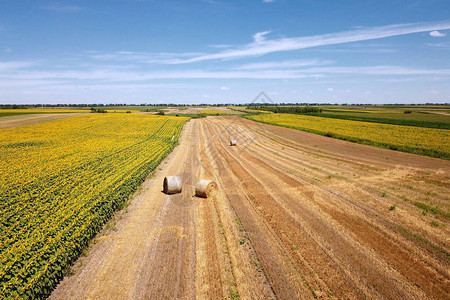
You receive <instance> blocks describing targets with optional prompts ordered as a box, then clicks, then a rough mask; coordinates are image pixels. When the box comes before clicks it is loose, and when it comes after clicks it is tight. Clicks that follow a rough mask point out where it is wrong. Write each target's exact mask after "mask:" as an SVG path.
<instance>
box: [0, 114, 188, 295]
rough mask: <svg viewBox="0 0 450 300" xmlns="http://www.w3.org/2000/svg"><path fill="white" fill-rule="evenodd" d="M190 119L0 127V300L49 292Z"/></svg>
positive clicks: (87, 119) (100, 117) (113, 118)
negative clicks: (0, 299)
mask: <svg viewBox="0 0 450 300" xmlns="http://www.w3.org/2000/svg"><path fill="white" fill-rule="evenodd" d="M188 120H189V119H188V118H181V117H164V116H153V115H138V114H95V115H94V114H93V115H83V116H78V117H74V118H69V119H63V120H58V121H54V122H48V123H43V124H38V125H33V126H24V127H19V128H9V129H1V130H0V157H1V160H0V298H2V297H6V298H36V297H39V298H41V297H45V296H46V295H48V294H49V293H50V292H51V291H52V289H53V288H54V286H55V285H56V284H57V283H58V281H59V280H60V279H61V278H62V277H63V275H64V271H65V269H66V268H67V267H68V266H69V265H70V264H71V263H72V262H73V261H74V260H75V259H76V258H77V257H78V256H79V254H80V253H81V252H82V251H83V249H84V248H85V247H86V246H87V245H88V243H89V241H90V239H91V238H92V237H94V235H95V234H96V233H97V232H98V231H99V230H100V229H101V227H102V226H103V224H104V223H105V222H106V221H107V220H108V219H109V218H110V217H111V216H112V214H113V213H114V211H115V210H116V209H117V208H118V207H120V205H121V204H122V203H123V202H124V201H125V200H126V199H127V198H128V197H129V196H130V195H131V194H132V193H133V192H134V191H135V190H136V189H137V187H138V186H139V185H140V184H141V183H142V182H143V181H144V180H145V178H146V177H147V176H148V175H149V173H150V172H151V171H152V170H154V169H155V167H156V166H157V165H158V164H159V163H160V162H161V160H162V159H164V158H165V157H166V156H167V154H168V153H169V152H170V151H171V150H172V149H173V148H174V146H175V145H176V144H177V142H178V137H179V135H180V132H181V129H182V128H183V125H184V123H185V122H186V121H188Z"/></svg>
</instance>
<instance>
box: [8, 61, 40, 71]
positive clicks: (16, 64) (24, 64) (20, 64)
mask: <svg viewBox="0 0 450 300" xmlns="http://www.w3.org/2000/svg"><path fill="white" fill-rule="evenodd" d="M34 65H36V63H35V62H30V61H6V62H0V71H3V72H6V71H15V70H18V69H25V68H29V67H32V66H34Z"/></svg>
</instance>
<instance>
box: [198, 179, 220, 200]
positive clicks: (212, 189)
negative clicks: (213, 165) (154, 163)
mask: <svg viewBox="0 0 450 300" xmlns="http://www.w3.org/2000/svg"><path fill="white" fill-rule="evenodd" d="M216 193H217V183H215V182H214V181H212V180H200V181H199V182H198V183H197V186H196V187H195V196H197V197H203V198H208V197H212V196H214V195H215V194H216Z"/></svg>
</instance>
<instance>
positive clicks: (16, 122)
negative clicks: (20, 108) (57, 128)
mask: <svg viewBox="0 0 450 300" xmlns="http://www.w3.org/2000/svg"><path fill="white" fill-rule="evenodd" d="M80 115H82V114H81V113H67V114H64V113H61V114H45V113H43V114H18V115H8V116H3V117H1V118H0V129H4V128H13V127H22V126H28V125H36V124H40V123H45V122H51V121H56V120H60V119H66V118H71V117H76V116H80Z"/></svg>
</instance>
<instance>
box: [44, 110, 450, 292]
mask: <svg viewBox="0 0 450 300" xmlns="http://www.w3.org/2000/svg"><path fill="white" fill-rule="evenodd" d="M230 138H236V139H237V142H238V144H237V146H236V147H230V146H229V139H230ZM167 175H179V176H181V178H182V181H183V192H182V193H181V194H176V195H170V196H169V195H165V194H163V193H162V192H161V189H162V181H163V178H164V177H165V176H167ZM205 178H207V179H214V180H215V181H216V182H217V184H218V186H219V190H218V193H217V195H216V196H215V197H213V198H208V199H201V198H196V197H193V195H194V186H195V183H196V182H197V181H198V180H199V179H205ZM449 178H450V162H449V161H447V160H441V159H435V158H429V157H423V156H417V155H413V154H408V153H402V152H398V151H392V150H387V149H380V148H375V147H370V146H367V145H360V144H355V143H349V142H346V141H342V140H336V139H331V138H328V137H324V136H319V135H315V134H311V133H307V132H302V131H298V130H294V129H289V128H283V127H277V126H271V125H266V124H262V123H256V122H253V121H250V120H246V119H242V118H238V117H229V116H227V117H208V118H203V119H194V120H191V121H190V122H189V123H186V125H185V128H184V129H183V132H182V136H181V138H180V145H179V146H178V147H177V148H175V150H174V151H173V152H172V153H171V154H170V155H169V157H168V158H167V159H166V160H165V161H164V163H163V164H161V165H160V167H159V169H158V170H157V171H156V173H155V174H154V177H152V178H150V179H148V180H147V181H146V182H145V183H144V184H143V186H142V190H141V191H140V192H138V193H137V194H135V196H134V198H133V199H132V200H131V201H130V202H129V206H128V207H127V211H122V212H120V213H119V214H117V215H116V217H115V219H114V220H113V221H112V222H110V223H108V225H110V226H107V227H109V228H104V230H103V231H102V232H101V234H100V235H99V236H97V237H96V238H95V240H94V243H93V245H92V247H91V248H90V249H89V252H88V254H87V255H86V256H85V257H82V258H81V259H80V260H78V261H77V263H76V264H75V265H74V267H73V269H72V273H73V274H72V275H70V276H67V277H66V278H65V279H64V280H63V281H62V282H61V283H60V284H59V285H58V287H57V289H56V290H55V291H54V292H53V293H52V295H51V296H50V299H96V298H108V299H145V298H155V299H156V298H160V299H175V298H182V299H184V298H196V297H197V298H207V299H211V298H213V299H223V298H232V299H238V298H241V299H264V298H275V297H276V298H277V299H313V298H340V299H342V298H352V299H355V298H359V299H361V298H385V299H448V298H449V296H450V295H449V290H450V280H449V278H450V271H449V270H450V268H449V266H450V260H449V256H450V255H449V240H448V236H449V233H450V232H449V214H448V213H449V208H450V207H449V198H448V195H449V194H450V185H449Z"/></svg>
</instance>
